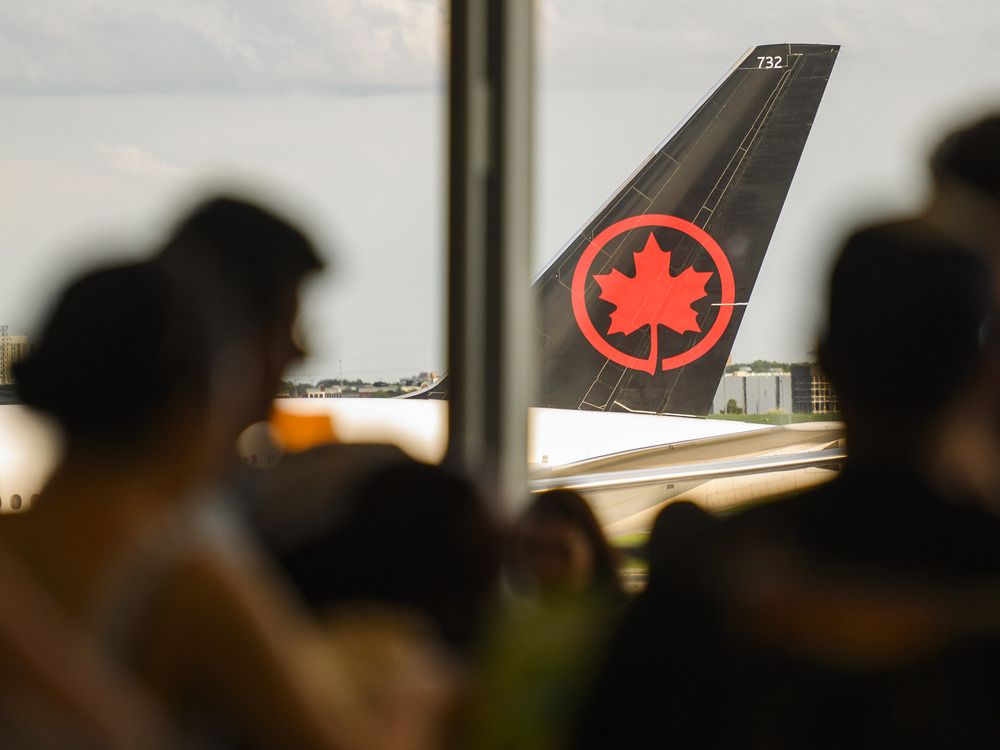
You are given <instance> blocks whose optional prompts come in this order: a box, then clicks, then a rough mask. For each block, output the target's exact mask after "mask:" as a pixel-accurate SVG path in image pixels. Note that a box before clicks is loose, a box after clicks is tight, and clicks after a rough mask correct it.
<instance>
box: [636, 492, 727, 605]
mask: <svg viewBox="0 0 1000 750" xmlns="http://www.w3.org/2000/svg"><path fill="white" fill-rule="evenodd" d="M716 523H717V521H716V519H715V518H714V517H713V516H712V514H711V513H709V512H708V511H707V510H705V509H704V508H702V507H701V506H699V505H695V504H694V503H692V502H689V501H686V500H680V501H677V502H672V503H668V504H667V505H666V506H665V507H664V508H663V509H662V510H661V511H660V512H659V513H658V514H657V515H656V520H655V521H654V522H653V530H652V531H651V532H650V535H649V573H648V580H647V586H646V590H647V591H649V590H651V589H656V588H658V587H659V586H660V585H661V582H662V584H664V585H671V582H675V581H677V580H678V579H680V580H684V579H685V578H686V577H688V576H690V575H692V574H693V573H695V571H694V570H692V568H691V566H692V561H694V560H696V559H697V554H696V550H697V549H698V548H699V547H700V546H701V545H703V544H704V543H705V540H706V537H707V536H708V535H710V534H711V533H712V532H714V531H715V526H716Z"/></svg>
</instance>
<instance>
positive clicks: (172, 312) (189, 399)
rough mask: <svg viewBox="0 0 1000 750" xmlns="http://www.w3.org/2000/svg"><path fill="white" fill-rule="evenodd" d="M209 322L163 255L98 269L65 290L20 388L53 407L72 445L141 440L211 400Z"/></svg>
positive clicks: (21, 368)
mask: <svg viewBox="0 0 1000 750" xmlns="http://www.w3.org/2000/svg"><path fill="white" fill-rule="evenodd" d="M203 328H204V327H203V326H202V325H201V320H200V318H199V317H198V315H197V314H196V312H195V310H193V309H192V308H191V307H190V306H188V305H187V304H185V303H184V301H183V300H182V299H181V295H180V294H178V290H177V288H176V286H175V285H174V284H173V283H172V282H171V280H170V278H169V276H168V274H166V273H165V272H164V271H163V270H162V269H161V268H159V267H158V266H156V265H155V264H150V263H135V264H129V265H119V266H113V267H109V268H103V269H100V270H97V271H93V272H91V273H88V274H86V275H84V276H83V277H81V278H80V279H78V280H77V281H75V282H73V283H72V284H71V285H70V286H69V287H68V288H67V289H66V291H65V292H63V294H62V296H61V297H60V298H59V300H58V302H57V303H56V305H55V308H54V310H53V311H52V312H51V314H50V315H49V317H48V319H47V321H46V322H45V325H44V327H43V329H42V333H41V337H40V341H39V344H38V346H37V347H36V348H35V349H34V351H33V352H32V353H31V355H30V356H29V357H28V358H27V359H25V360H24V361H22V362H21V363H19V364H18V365H17V366H16V370H15V375H16V378H17V381H18V387H19V390H20V392H21V396H22V398H23V399H24V402H25V403H26V404H28V405H29V406H32V407H35V408H37V409H40V410H42V411H44V412H47V413H49V414H51V415H52V416H53V417H54V418H55V419H56V420H57V421H58V422H59V423H60V424H61V425H62V427H63V428H64V431H65V433H66V437H67V440H68V442H69V443H70V445H71V446H72V447H87V448H92V449H102V448H103V449H113V450H115V451H116V452H117V453H119V454H120V455H124V454H127V453H130V452H134V451H136V450H141V449H142V448H144V447H146V446H148V444H149V443H150V441H151V440H154V439H155V438H156V436H157V435H158V434H161V433H162V429H163V428H164V426H165V423H167V422H170V421H171V419H172V418H173V417H175V416H177V415H179V414H193V413H195V412H197V410H198V409H199V408H200V407H201V406H202V405H203V404H204V401H205V397H206V392H207V384H208V380H209V359H208V346H207V341H206V339H205V337H204V336H203Z"/></svg>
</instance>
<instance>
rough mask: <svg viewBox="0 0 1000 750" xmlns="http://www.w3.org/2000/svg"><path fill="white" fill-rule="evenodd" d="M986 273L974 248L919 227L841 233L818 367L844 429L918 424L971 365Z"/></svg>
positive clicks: (987, 289) (987, 308)
mask: <svg viewBox="0 0 1000 750" xmlns="http://www.w3.org/2000/svg"><path fill="white" fill-rule="evenodd" d="M992 279H993V276H992V273H991V271H990V267H989V265H988V264H987V262H986V261H985V260H984V259H983V258H982V257H981V256H980V255H979V254H978V253H976V252H974V251H973V250H971V249H969V248H967V247H965V246H964V245H961V244H959V243H958V242H956V241H955V240H953V239H951V238H950V237H949V236H947V235H945V234H943V233H941V232H940V231H938V230H935V229H934V228H932V227H930V226H927V225H925V224H923V223H921V222H917V221H910V222H898V223H889V224H879V225H875V226H871V227H868V228H865V229H861V230H860V231H857V232H855V233H854V234H852V235H850V236H849V237H848V239H847V241H846V242H845V244H844V247H843V249H842V251H841V253H840V256H839V258H838V259H837V262H836V265H835V267H834V269H833V274H832V277H831V284H830V299H829V322H828V327H827V331H826V335H825V338H824V339H823V341H822V343H821V347H820V355H821V364H822V366H823V369H824V370H825V371H826V373H827V374H828V375H829V377H830V380H831V382H832V383H833V385H834V388H835V389H836V390H837V392H838V394H839V396H840V400H841V404H842V407H843V411H844V415H845V418H846V419H847V421H848V427H849V428H850V427H851V426H852V425H851V421H852V420H854V421H856V420H859V419H863V420H873V419H874V420H877V421H879V422H880V423H881V424H882V425H883V426H893V427H894V429H896V430H898V431H900V433H901V434H902V433H904V432H905V431H907V430H912V429H914V428H916V427H917V426H918V425H919V424H920V423H925V424H926V423H928V422H929V421H931V420H932V419H933V417H934V416H935V415H936V414H937V413H938V412H940V410H941V409H942V408H943V407H944V405H945V404H946V403H947V402H948V401H949V400H951V399H952V398H953V397H954V396H955V395H956V394H957V393H958V392H959V391H960V390H961V389H962V388H963V386H964V385H965V384H966V383H967V381H968V379H969V377H970V375H971V374H972V373H973V372H974V371H975V369H976V367H977V366H978V364H979V362H980V355H981V351H982V346H983V342H984V336H985V335H986V332H987V328H988V322H989V319H990V317H991V313H992V308H993V304H994V300H993V281H992Z"/></svg>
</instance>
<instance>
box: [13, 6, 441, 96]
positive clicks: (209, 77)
mask: <svg viewBox="0 0 1000 750" xmlns="http://www.w3.org/2000/svg"><path fill="white" fill-rule="evenodd" d="M442 5H443V4H442V3H441V2H438V1H437V0H287V1H286V2H282V3H275V2H273V1H271V0H174V1H173V2H170V3H163V2H160V1H159V0H106V1H105V2H102V3H87V4H78V5H75V6H71V7H66V3H64V2H60V1H59V0H33V2H31V3H21V2H18V1H17V0H0V14H2V16H0V17H2V23H0V93H6V94H32V95H52V94H55V95H64V94H136V93H153V94H155V93H185V94H190V93H193V94H228V93H247V92H252V93H276V92H286V91H289V90H321V91H322V90H334V91H346V92H356V93H368V92H372V91H383V90H395V89H406V90H412V89H422V88H423V89H425V88H429V87H437V86H440V85H441V83H442V80H443V78H442V70H441V68H442V63H443V60H444V54H443V50H444V47H443V26H444V20H443V10H442Z"/></svg>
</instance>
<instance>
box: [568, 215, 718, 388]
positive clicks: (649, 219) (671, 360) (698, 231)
mask: <svg viewBox="0 0 1000 750" xmlns="http://www.w3.org/2000/svg"><path fill="white" fill-rule="evenodd" d="M647 226H649V227H664V228H666V229H676V230H677V231H679V232H683V233H684V234H686V235H687V236H688V237H690V238H691V239H693V240H694V241H695V242H697V243H698V244H699V245H701V246H702V247H703V248H704V249H705V251H706V252H707V253H708V254H709V256H710V257H711V258H712V261H713V262H714V263H715V267H716V268H717V269H718V271H719V280H720V281H721V282H722V300H721V304H720V306H719V314H718V315H717V316H716V318H715V323H713V324H712V327H711V328H710V329H709V330H708V333H707V334H705V336H703V337H702V338H701V340H699V341H698V343H696V344H695V345H694V346H692V347H691V348H690V349H687V350H686V351H683V352H681V353H680V354H675V355H674V356H672V357H665V358H664V359H663V360H661V361H660V369H662V370H663V371H667V370H673V369H676V368H678V367H683V366H684V365H687V364H690V363H691V362H694V361H695V360H696V359H698V358H700V357H702V356H704V355H705V354H706V353H707V352H708V351H709V349H711V348H712V347H713V346H715V345H716V343H718V341H719V339H720V338H722V334H723V333H724V332H725V330H726V326H728V325H729V321H730V320H731V319H732V317H733V302H735V301H736V282H735V281H734V279H733V268H732V266H731V265H729V258H727V257H726V254H725V253H724V252H723V251H722V248H721V247H719V243H718V242H716V241H715V240H714V239H712V237H711V235H709V233H708V232H706V231H705V230H704V229H702V228H701V227H699V226H696V225H694V224H692V223H691V222H690V221H687V220H686V219H681V218H679V217H677V216H670V215H668V214H639V215H637V216H630V217H628V218H627V219H622V220H620V221H616V222H615V223H614V224H612V225H611V226H609V227H607V228H605V229H604V230H603V231H602V232H601V233H600V234H598V235H597V236H596V237H595V238H594V239H593V240H591V241H590V244H589V245H587V249H586V250H584V251H583V255H581V256H580V260H579V261H578V262H577V264H576V270H575V271H574V272H573V285H572V288H571V290H570V297H571V299H572V303H573V317H575V318H576V323H577V325H578V326H579V327H580V331H581V332H582V333H583V335H584V337H585V338H586V339H587V341H589V342H590V345H591V346H593V347H594V348H595V349H597V351H598V352H600V353H601V354H603V355H604V356H605V357H607V358H608V359H610V360H611V361H612V362H617V363H618V364H620V365H622V366H624V367H629V368H631V369H633V370H642V371H643V372H648V373H649V374H650V375H652V374H654V373H655V371H656V368H655V366H654V365H652V363H651V362H650V361H649V360H645V359H640V358H639V357H633V356H632V355H631V354H626V353H625V352H623V351H621V350H619V349H616V348H615V347H614V346H612V345H611V344H610V343H609V342H608V341H607V340H606V339H605V338H604V337H603V336H601V334H599V333H598V332H597V329H596V328H595V327H594V323H593V321H592V320H591V319H590V313H588V312H587V306H586V302H585V298H584V293H585V292H586V288H587V275H588V273H589V272H590V267H591V266H592V265H593V263H594V259H595V258H596V257H597V254H598V253H599V252H601V250H603V249H604V246H605V245H606V244H608V242H610V241H611V240H612V239H614V238H615V237H617V236H618V235H620V234H622V233H624V232H628V231H630V230H632V229H637V228H639V227H647ZM652 333H653V335H655V334H656V331H653V332H652Z"/></svg>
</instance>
